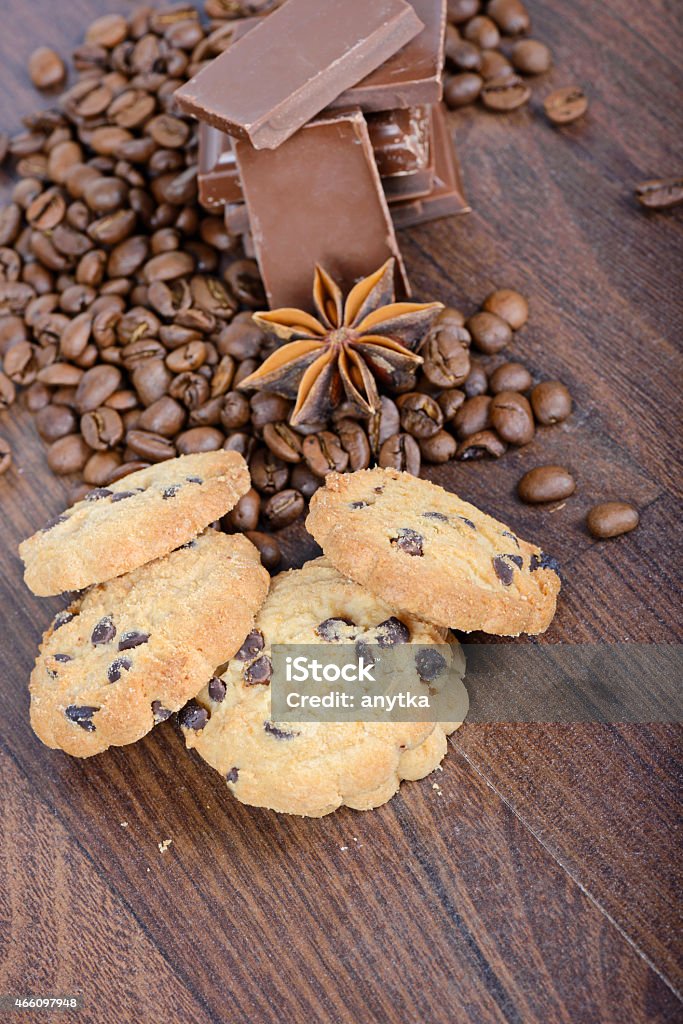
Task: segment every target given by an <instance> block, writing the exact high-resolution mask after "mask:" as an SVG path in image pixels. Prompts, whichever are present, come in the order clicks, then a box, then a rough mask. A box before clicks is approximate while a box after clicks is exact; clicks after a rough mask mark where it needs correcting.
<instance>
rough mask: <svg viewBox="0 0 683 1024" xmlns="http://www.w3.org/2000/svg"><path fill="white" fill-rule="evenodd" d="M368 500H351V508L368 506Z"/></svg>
mask: <svg viewBox="0 0 683 1024" xmlns="http://www.w3.org/2000/svg"><path fill="white" fill-rule="evenodd" d="M367 507H368V503H367V501H351V502H349V508H367Z"/></svg>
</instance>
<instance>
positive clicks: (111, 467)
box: [83, 451, 121, 487]
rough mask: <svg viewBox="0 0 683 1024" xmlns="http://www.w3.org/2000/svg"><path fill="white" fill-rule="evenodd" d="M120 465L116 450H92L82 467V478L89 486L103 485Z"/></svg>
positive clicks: (119, 457)
mask: <svg viewBox="0 0 683 1024" xmlns="http://www.w3.org/2000/svg"><path fill="white" fill-rule="evenodd" d="M120 465H121V456H120V455H119V453H118V452H111V451H108V452H94V453H93V454H92V455H91V456H90V458H89V459H88V461H87V462H86V464H85V466H84V467H83V480H84V481H85V483H86V484H90V485H91V486H94V487H103V486H104V485H105V484H107V483H109V482H110V481H111V476H112V473H114V472H115V471H116V470H117V469H118V468H119V466H120Z"/></svg>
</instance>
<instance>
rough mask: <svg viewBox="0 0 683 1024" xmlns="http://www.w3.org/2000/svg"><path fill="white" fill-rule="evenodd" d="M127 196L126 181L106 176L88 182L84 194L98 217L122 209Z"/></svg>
mask: <svg viewBox="0 0 683 1024" xmlns="http://www.w3.org/2000/svg"><path fill="white" fill-rule="evenodd" d="M127 196H128V186H127V185H126V183H125V181H122V180H121V179H120V178H114V177H108V176H107V175H104V174H103V175H101V176H100V177H98V178H93V180H92V181H90V182H88V184H87V185H86V186H85V190H84V192H83V198H84V199H85V201H86V203H87V205H88V206H89V207H90V209H91V210H92V211H93V213H95V214H97V215H101V214H103V213H113V212H114V210H118V209H120V208H121V206H122V205H123V204H124V202H125V200H126V198H127Z"/></svg>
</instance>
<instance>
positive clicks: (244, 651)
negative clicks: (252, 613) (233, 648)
mask: <svg viewBox="0 0 683 1024" xmlns="http://www.w3.org/2000/svg"><path fill="white" fill-rule="evenodd" d="M264 644H265V641H264V639H263V633H262V632H261V630H260V629H252V631H251V633H249V635H248V636H247V638H246V640H245V641H244V643H243V644H242V646H241V647H240V649H239V651H238V652H237V654H236V655H235V657H236V659H237V660H238V661H251V659H252V658H255V657H256V655H257V654H258V652H259V651H262V650H263V647H264Z"/></svg>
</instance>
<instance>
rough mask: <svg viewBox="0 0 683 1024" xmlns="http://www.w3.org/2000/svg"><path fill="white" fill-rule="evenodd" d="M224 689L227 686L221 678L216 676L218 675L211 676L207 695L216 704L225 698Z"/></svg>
mask: <svg viewBox="0 0 683 1024" xmlns="http://www.w3.org/2000/svg"><path fill="white" fill-rule="evenodd" d="M226 690H227V686H226V685H225V683H224V682H223V680H222V679H219V678H218V676H213V677H212V679H211V680H210V681H209V697H210V698H211V700H215V701H216V703H217V704H220V703H221V701H223V700H225V691H226Z"/></svg>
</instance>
